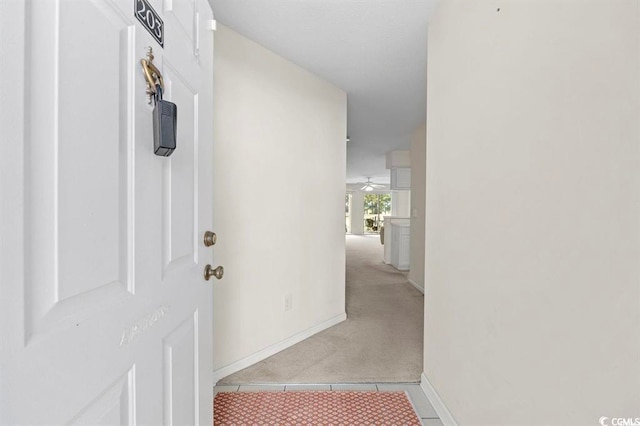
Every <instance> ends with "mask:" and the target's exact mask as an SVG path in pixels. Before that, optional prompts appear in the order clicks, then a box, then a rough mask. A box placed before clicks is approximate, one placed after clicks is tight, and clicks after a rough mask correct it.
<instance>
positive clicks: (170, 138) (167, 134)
mask: <svg viewBox="0 0 640 426" xmlns="http://www.w3.org/2000/svg"><path fill="white" fill-rule="evenodd" d="M177 119H178V107H177V106H176V104H174V103H172V102H169V101H163V100H159V101H158V102H157V103H156V106H155V108H154V109H153V148H154V152H155V154H156V155H160V156H162V157H168V156H170V155H171V154H173V151H174V150H175V149H176V136H177Z"/></svg>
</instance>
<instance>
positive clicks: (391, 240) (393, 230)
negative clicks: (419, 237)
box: [384, 216, 411, 271]
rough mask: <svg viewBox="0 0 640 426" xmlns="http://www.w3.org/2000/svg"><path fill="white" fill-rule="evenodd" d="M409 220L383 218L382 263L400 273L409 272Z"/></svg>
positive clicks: (406, 218) (404, 218)
mask: <svg viewBox="0 0 640 426" xmlns="http://www.w3.org/2000/svg"><path fill="white" fill-rule="evenodd" d="M410 241H411V219H410V218H408V217H398V216H385V217H384V263H387V264H391V266H393V267H394V268H396V269H398V270H400V271H407V270H409V247H410Z"/></svg>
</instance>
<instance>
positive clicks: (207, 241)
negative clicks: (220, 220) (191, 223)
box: [204, 231, 218, 247]
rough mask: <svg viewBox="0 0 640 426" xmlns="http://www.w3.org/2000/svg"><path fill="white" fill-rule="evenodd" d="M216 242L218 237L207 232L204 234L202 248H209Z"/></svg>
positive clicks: (213, 233)
mask: <svg viewBox="0 0 640 426" xmlns="http://www.w3.org/2000/svg"><path fill="white" fill-rule="evenodd" d="M216 241H218V236H217V235H216V233H215V232H211V231H207V232H205V233H204V246H205V247H211V246H212V245H214V244H215V243H216Z"/></svg>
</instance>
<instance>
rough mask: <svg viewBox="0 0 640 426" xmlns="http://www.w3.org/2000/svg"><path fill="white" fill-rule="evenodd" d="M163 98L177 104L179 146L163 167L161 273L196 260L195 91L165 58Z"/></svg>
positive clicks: (196, 158) (196, 102)
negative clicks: (162, 262)
mask: <svg viewBox="0 0 640 426" xmlns="http://www.w3.org/2000/svg"><path fill="white" fill-rule="evenodd" d="M162 69H163V75H164V78H165V84H166V87H167V97H168V98H169V99H171V100H172V102H174V103H176V104H178V105H180V111H179V115H180V126H179V128H178V140H179V141H180V149H179V150H177V151H176V152H175V154H174V155H172V156H171V157H170V158H169V159H168V160H169V161H167V162H166V163H165V167H164V186H163V197H164V204H163V208H164V213H163V214H164V232H165V235H164V238H163V246H164V252H165V265H166V267H165V273H169V272H170V271H171V270H173V269H175V268H180V267H181V266H182V267H184V266H189V265H195V264H197V262H198V242H199V241H198V240H199V239H198V235H197V233H198V228H199V227H198V216H197V214H196V213H197V211H198V205H197V202H196V201H197V200H198V194H197V193H198V186H197V185H196V182H197V180H198V156H197V155H198V149H197V146H198V139H197V134H198V128H197V124H198V121H197V116H196V114H197V111H198V94H197V93H196V91H195V90H194V89H193V88H192V87H190V86H189V84H188V83H187V82H186V81H185V79H184V78H183V77H182V76H181V75H180V74H179V73H178V72H177V71H176V70H175V68H174V67H172V66H171V65H170V63H169V62H168V61H167V60H166V59H165V61H164V62H163V67H162Z"/></svg>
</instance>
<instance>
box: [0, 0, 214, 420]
mask: <svg viewBox="0 0 640 426" xmlns="http://www.w3.org/2000/svg"><path fill="white" fill-rule="evenodd" d="M136 3H137V1H136V0H82V1H80V0H31V1H26V2H25V1H23V0H2V2H1V3H0V141H1V144H0V146H1V147H2V150H1V152H0V244H1V252H0V286H1V287H0V290H1V291H0V424H3V425H4V424H45V423H46V424H130V425H134V424H140V425H143V424H144V425H159V424H175V425H186V424H203V425H211V424H212V396H213V395H212V394H213V391H212V382H211V372H212V365H211V362H212V361H211V360H212V354H211V352H212V312H211V311H212V291H211V290H212V289H211V286H212V282H211V281H209V282H207V281H205V280H204V278H203V275H202V272H203V270H204V268H205V265H206V264H207V263H212V261H213V250H212V248H211V247H205V246H204V244H203V238H202V237H203V234H204V232H205V231H207V230H213V229H212V214H211V210H212V206H211V202H212V201H211V200H212V197H211V176H212V173H211V155H212V134H213V132H212V123H211V116H212V97H213V96H212V90H213V89H212V84H213V83H212V80H213V77H212V76H213V69H212V68H213V32H212V31H211V25H210V22H211V20H212V13H211V10H210V7H209V5H208V4H207V2H206V0H164V1H161V0H151V1H150V3H151V5H152V6H153V8H155V10H156V11H157V12H158V13H159V14H160V16H161V17H162V19H163V20H164V27H165V28H164V30H165V35H164V36H165V44H164V48H162V47H161V46H160V45H159V44H158V43H157V42H156V41H155V40H154V39H153V38H152V36H151V35H150V34H149V33H148V32H147V31H146V29H145V28H144V27H143V26H142V25H141V24H140V23H139V22H138V20H137V19H136V18H135V17H134V10H135V8H136ZM147 46H151V47H152V48H153V52H154V54H155V60H154V63H155V64H156V65H157V66H158V68H159V69H160V70H161V71H162V73H163V76H164V79H165V84H166V90H165V99H166V100H170V101H172V102H174V103H176V104H177V107H178V139H177V149H176V151H175V153H174V154H173V155H172V156H171V157H168V158H164V157H159V156H156V155H154V153H153V136H152V115H151V113H152V107H151V106H149V105H148V104H147V98H146V95H145V82H144V78H143V74H142V72H141V68H140V59H141V58H143V57H144V56H145V53H146V48H147Z"/></svg>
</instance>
